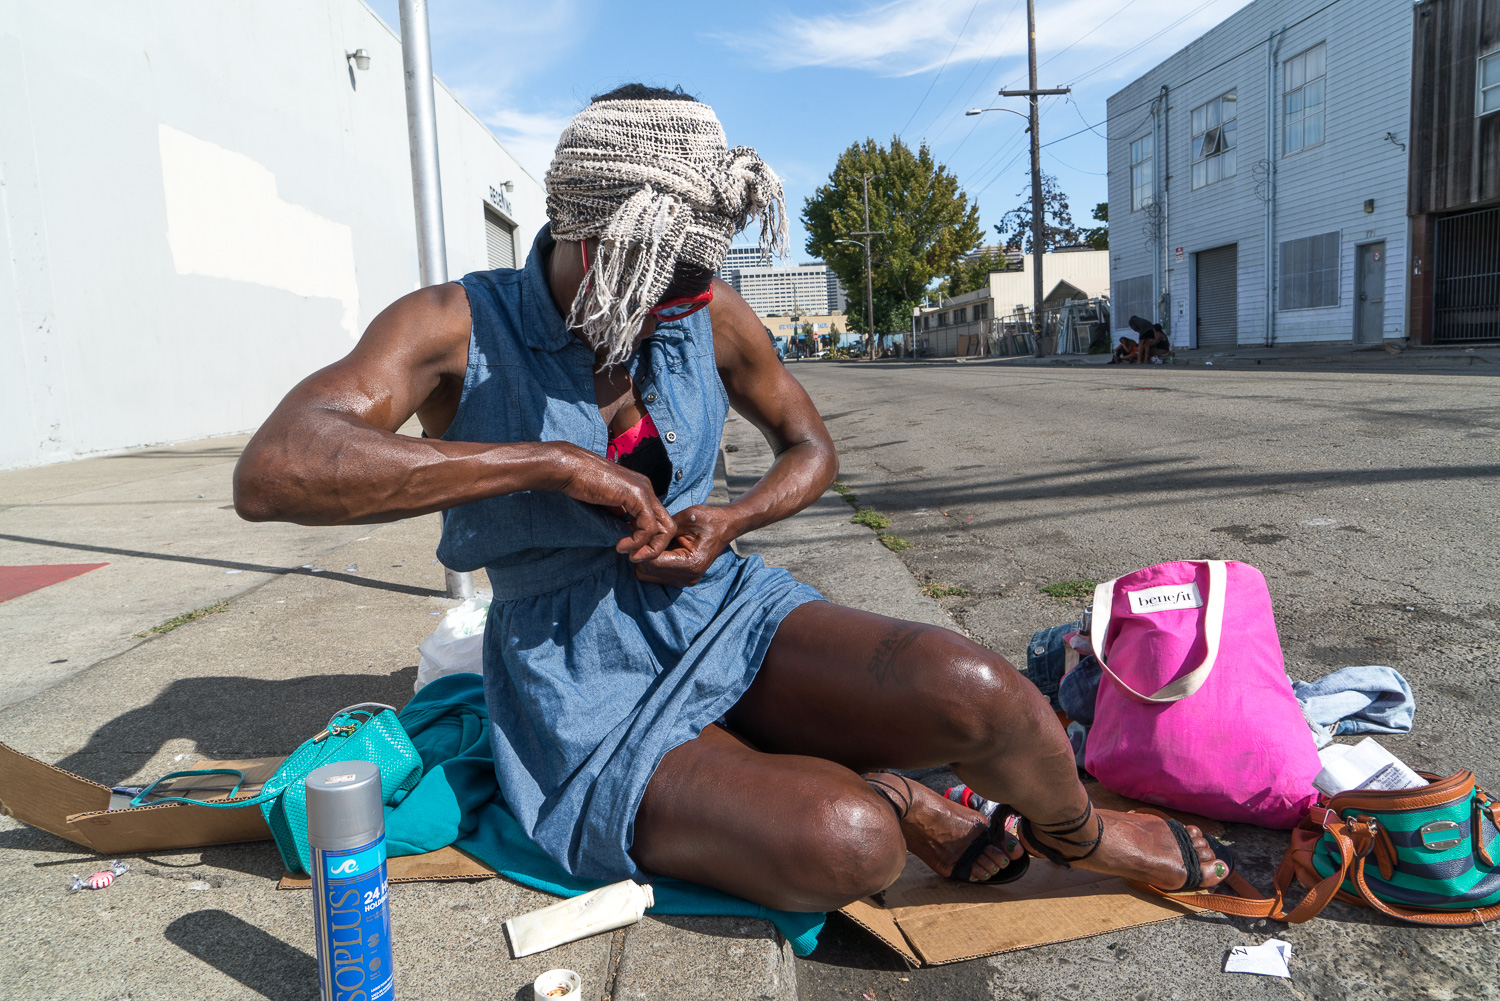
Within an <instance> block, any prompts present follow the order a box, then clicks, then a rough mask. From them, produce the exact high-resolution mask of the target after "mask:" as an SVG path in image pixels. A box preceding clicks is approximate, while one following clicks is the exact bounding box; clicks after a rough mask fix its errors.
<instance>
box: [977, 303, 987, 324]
mask: <svg viewBox="0 0 1500 1001" xmlns="http://www.w3.org/2000/svg"><path fill="white" fill-rule="evenodd" d="M989 315H990V304H989V303H987V302H976V303H975V304H974V319H976V320H983V319H984V318H985V317H987V316H989Z"/></svg>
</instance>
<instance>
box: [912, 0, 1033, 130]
mask: <svg viewBox="0 0 1500 1001" xmlns="http://www.w3.org/2000/svg"><path fill="white" fill-rule="evenodd" d="M1020 9H1021V0H1016V2H1015V3H1014V4H1012V5H1011V8H1010V12H1009V13H1008V14H1006V15H1005V18H1004V20H1002V21H1001V22H1000V27H999V28H997V29H995V31H994V33H993V34H991V35H990V41H989V44H988V45H986V46H985V47H984V52H982V53H981V54H980V56H979V58H978V59H976V60H975V61H974V65H973V66H971V67H969V72H968V74H967V75H966V76H965V77H964V78H963V81H962V82H961V83H960V84H959V85H958V87H957V89H955V90H954V91H953V97H950V98H948V103H947V104H945V105H943V109H942V111H939V112H938V113H937V114H936V115H933V116H932V121H930V122H928V123H927V128H925V129H923V130H922V131H923V132H924V133H925V132H928V131H930V130H931V129H932V127H933V126H934V125H936V124H937V122H938V119H939V118H942V117H943V114H944V112H946V111H947V110H948V108H949V107H951V106H952V104H953V98H954V97H957V96H958V95H959V94H960V93H962V92H963V89H964V86H965V85H966V84H967V83H968V82H969V80H970V78H971V77H973V76H974V71H975V70H977V69H978V68H979V64H980V63H981V62H983V61H984V57H985V56H987V55H989V54H990V48H991V47H993V46H994V44H995V42H996V40H997V39H999V38H1000V36H1001V35H1003V34H1005V26H1006V25H1008V24H1010V19H1011V18H1012V17H1014V16H1015V13H1016V11H1018V10H1020ZM1004 58H1005V53H1003V52H1002V53H1000V54H999V55H998V56H996V57H995V59H994V62H992V63H990V65H989V68H987V69H986V70H985V71H984V76H985V78H986V79H987V78H988V77H989V75H990V71H991V70H993V69H994V68H995V65H996V63H999V62H1000V60H1002V59H1004ZM983 89H984V84H982V83H981V84H980V85H979V86H978V88H976V89H975V91H974V93H973V94H971V95H969V100H970V101H973V99H974V98H975V97H976V96H978V94H979V91H981V90H983ZM952 124H953V119H951V118H950V119H948V122H947V124H945V125H944V126H943V127H942V128H941V129H939V130H938V134H937V135H935V136H933V137H932V141H933V142H937V141H938V139H939V138H941V137H942V135H943V133H944V132H947V131H948V128H949V126H951V125H952ZM974 125H975V126H978V125H979V123H978V122H975V123H974ZM973 131H974V130H973V128H971V129H969V133H972V132H973ZM969 133H965V134H964V138H963V139H961V140H959V143H958V145H959V146H962V145H963V144H964V140H967V139H968V138H969ZM957 151H958V148H957V147H955V148H954V152H955V153H956V152H957ZM949 155H950V156H951V155H952V154H949Z"/></svg>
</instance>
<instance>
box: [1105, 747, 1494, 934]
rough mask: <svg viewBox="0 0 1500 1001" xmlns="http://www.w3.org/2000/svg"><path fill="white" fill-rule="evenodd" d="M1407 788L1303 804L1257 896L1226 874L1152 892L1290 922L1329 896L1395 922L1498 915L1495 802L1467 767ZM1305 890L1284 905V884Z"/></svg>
mask: <svg viewBox="0 0 1500 1001" xmlns="http://www.w3.org/2000/svg"><path fill="white" fill-rule="evenodd" d="M1418 774H1419V775H1421V776H1422V777H1423V778H1424V779H1426V780H1427V782H1428V784H1427V785H1425V786H1421V787H1419V788H1416V789H1392V790H1370V789H1355V790H1352V791H1350V792H1345V793H1340V794H1338V795H1337V796H1334V797H1332V798H1331V799H1328V800H1326V801H1325V802H1323V803H1321V804H1320V805H1318V806H1315V807H1313V808H1312V809H1311V810H1309V811H1308V814H1307V816H1306V817H1304V818H1303V819H1302V822H1301V823H1300V824H1299V825H1297V827H1295V828H1294V829H1293V830H1292V846H1291V848H1289V849H1288V850H1287V853H1286V855H1285V856H1284V857H1283V858H1282V860H1281V867H1280V868H1279V869H1277V871H1276V886H1275V893H1274V895H1273V896H1271V897H1264V896H1262V895H1261V894H1260V893H1258V892H1256V890H1255V888H1254V887H1253V886H1251V885H1250V884H1249V883H1248V882H1246V881H1245V880H1244V879H1243V878H1241V877H1240V875H1239V874H1238V873H1235V872H1231V873H1230V874H1229V877H1228V879H1226V880H1225V881H1224V883H1223V884H1221V886H1220V888H1219V889H1220V890H1221V891H1223V892H1218V893H1214V892H1205V893H1196V894H1171V893H1162V891H1160V890H1155V889H1154V888H1152V887H1149V886H1147V885H1146V884H1143V883H1136V882H1134V881H1132V882H1131V886H1134V887H1136V888H1137V889H1140V890H1143V891H1147V892H1152V893H1156V894H1158V895H1160V896H1165V897H1170V898H1171V899H1173V900H1177V901H1180V902H1182V903H1184V904H1188V905H1190V906H1193V907H1206V908H1209V909H1210V910H1215V911H1221V912H1223V913H1225V914H1234V915H1237V916H1239V917H1255V918H1270V919H1272V920H1273V921H1286V922H1289V923H1292V924H1296V923H1298V922H1302V921H1306V920H1307V919H1308V918H1311V917H1313V916H1315V915H1316V914H1318V912H1320V911H1321V910H1323V908H1324V907H1327V906H1328V903H1329V901H1331V900H1343V901H1345V902H1347V903H1351V904H1359V905H1361V906H1364V907H1373V908H1374V909H1375V910H1377V911H1380V912H1382V913H1384V914H1389V915H1390V916H1391V917H1393V918H1399V919H1400V920H1402V921H1409V922H1411V923H1413V924H1421V925H1444V926H1448V927H1460V926H1464V925H1478V924H1484V923H1486V922H1489V921H1494V920H1497V919H1500V866H1497V865H1496V864H1495V862H1496V859H1497V857H1500V804H1497V803H1496V802H1495V800H1493V799H1491V798H1490V796H1489V794H1488V793H1486V792H1485V791H1484V790H1483V789H1481V788H1480V787H1479V784H1478V783H1477V782H1475V780H1474V773H1473V772H1468V771H1464V772H1459V773H1458V774H1456V775H1451V776H1449V777H1448V778H1442V777H1441V776H1438V775H1434V774H1432V773H1431V772H1419V773H1418ZM1294 879H1295V880H1297V881H1298V882H1300V883H1302V885H1304V886H1306V887H1307V888H1308V893H1307V896H1305V897H1304V898H1303V899H1302V901H1301V903H1299V904H1297V906H1296V907H1294V908H1292V909H1291V910H1290V911H1288V910H1287V909H1286V907H1285V894H1286V891H1287V890H1288V889H1289V888H1290V887H1291V884H1292V881H1293V880H1294Z"/></svg>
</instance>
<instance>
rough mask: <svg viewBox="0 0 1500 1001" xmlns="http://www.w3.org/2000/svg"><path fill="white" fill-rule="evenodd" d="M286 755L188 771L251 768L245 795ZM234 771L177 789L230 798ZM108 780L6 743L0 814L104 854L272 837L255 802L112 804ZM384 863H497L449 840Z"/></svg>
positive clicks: (464, 873)
mask: <svg viewBox="0 0 1500 1001" xmlns="http://www.w3.org/2000/svg"><path fill="white" fill-rule="evenodd" d="M283 760H285V759H284V758H248V759H244V760H238V761H216V760H212V759H204V760H202V761H197V762H194V763H193V764H192V765H190V766H188V768H187V769H184V771H191V770H196V769H202V768H235V769H238V770H240V771H242V772H244V773H245V781H244V783H243V784H242V785H241V786H240V788H239V793H238V795H237V796H236V798H237V799H246V798H249V797H251V796H254V795H255V794H256V793H258V792H259V791H260V788H261V786H262V785H263V784H264V783H265V782H266V780H268V779H269V778H270V777H271V776H272V775H274V774H276V769H277V768H279V767H281V762H282V761H283ZM233 783H234V779H233V777H231V776H224V775H203V776H193V777H190V778H183V779H177V780H174V781H173V782H172V784H171V787H170V790H169V789H168V787H167V786H166V785H165V784H164V785H162V786H161V787H159V788H160V789H161V791H163V792H167V791H170V792H171V794H172V795H174V796H187V797H189V798H191V799H200V800H203V801H205V802H223V801H226V800H227V799H228V796H229V792H230V790H231V788H232V787H233ZM110 798H111V793H110V790H109V787H108V786H103V785H100V784H99V783H98V782H93V781H90V780H89V779H86V778H84V777H82V776H81V775H75V774H73V773H72V772H70V771H66V770H64V769H62V768H58V767H57V766H55V765H49V764H46V763H45V762H41V761H38V760H37V759H36V758H33V757H29V756H28V755H25V754H22V753H21V752H19V751H17V750H15V749H14V748H12V747H9V746H7V745H6V744H3V743H0V814H4V815H6V816H10V817H14V818H16V819H17V820H19V821H21V822H22V823H24V824H30V825H31V826H32V827H38V828H41V829H42V830H44V831H47V832H48V833H51V834H56V835H57V836H58V837H60V838H66V839H67V840H69V841H71V842H73V843H74V844H78V845H82V846H83V847H85V848H88V849H91V850H93V851H96V852H98V853H99V854H101V855H139V854H143V853H148V852H161V851H171V850H174V849H183V848H203V847H206V846H208V845H227V844H234V843H235V842H239V841H267V840H270V837H271V830H270V828H268V827H267V826H266V821H265V818H264V817H262V816H261V812H260V810H259V809H258V808H257V807H253V806H250V807H245V808H244V809H242V810H204V809H200V808H198V807H194V806H192V805H190V804H187V803H154V804H149V803H148V804H146V805H145V806H133V807H125V808H123V809H114V810H111V809H110V808H109V807H110ZM386 871H387V875H388V878H389V879H390V881H391V882H392V883H412V882H421V881H426V880H452V879H487V878H490V877H492V876H495V875H498V874H497V873H496V872H495V870H493V869H491V868H490V867H489V866H487V865H485V864H484V863H483V862H480V861H479V860H478V859H475V858H472V857H471V856H469V855H466V854H464V853H463V852H461V851H459V850H458V849H457V848H443V849H440V850H438V851H435V852H428V853H427V854H425V855H404V856H396V857H393V858H391V859H390V860H388V862H387V866H386ZM307 885H310V881H308V880H306V879H299V878H298V877H296V876H293V875H291V874H287V875H286V876H285V877H284V878H283V880H282V883H281V886H282V888H284V889H298V888H300V887H301V886H307Z"/></svg>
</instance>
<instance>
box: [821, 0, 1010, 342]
mask: <svg viewBox="0 0 1500 1001" xmlns="http://www.w3.org/2000/svg"><path fill="white" fill-rule="evenodd" d="M1027 2H1028V3H1029V2H1030V0H1027ZM873 176H875V175H873V174H869V173H866V174H861V175H860V180H862V181H864V182H865V230H864V232H863V233H851V234H850V235H851V236H861V237H864V241H865V360H867V361H874V360H875V280H874V278H872V277H871V274H870V237H872V236H880V235H881V234H882V233H884V232H885V230H883V229H871V228H870V178H871V177H873Z"/></svg>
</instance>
